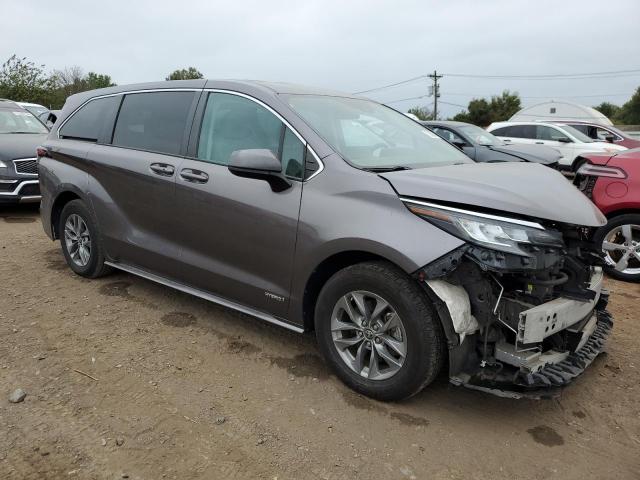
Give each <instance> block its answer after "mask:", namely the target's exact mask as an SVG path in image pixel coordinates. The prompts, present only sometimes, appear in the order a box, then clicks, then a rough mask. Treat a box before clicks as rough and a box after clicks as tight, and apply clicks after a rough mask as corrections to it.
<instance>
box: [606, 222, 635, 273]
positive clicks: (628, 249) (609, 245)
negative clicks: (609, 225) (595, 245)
mask: <svg viewBox="0 0 640 480" xmlns="http://www.w3.org/2000/svg"><path fill="white" fill-rule="evenodd" d="M602 250H603V251H604V253H605V261H606V262H607V264H608V265H610V266H612V267H614V268H615V269H616V270H617V271H618V272H621V273H625V274H628V275H637V274H640V225H620V226H619V227H615V228H613V229H612V230H611V231H610V232H609V233H608V234H607V235H606V236H605V238H604V240H603V242H602Z"/></svg>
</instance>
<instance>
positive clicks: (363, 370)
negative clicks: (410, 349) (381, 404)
mask: <svg viewBox="0 0 640 480" xmlns="http://www.w3.org/2000/svg"><path fill="white" fill-rule="evenodd" d="M331 336H332V338H333V344H334V345H335V347H336V350H337V351H338V354H339V355H340V358H341V359H342V361H344V363H345V364H346V365H347V366H348V367H349V368H350V369H351V370H353V371H354V372H356V373H357V374H358V375H360V376H362V377H364V378H367V379H369V380H385V379H387V378H390V377H392V376H394V375H395V374H396V373H398V372H399V371H400V369H401V368H402V365H403V364H404V360H405V358H406V356H407V336H406V333H405V331H404V325H403V324H402V320H401V319H400V317H399V316H398V314H397V313H396V311H395V310H394V309H393V307H391V305H389V303H388V302H387V301H386V300H384V299H383V298H382V297H380V296H378V295H376V294H374V293H371V292H366V291H362V290H358V291H353V292H349V293H347V294H346V295H345V296H343V297H341V298H340V299H339V300H338V302H337V303H336V305H335V307H334V308H333V313H332V315H331Z"/></svg>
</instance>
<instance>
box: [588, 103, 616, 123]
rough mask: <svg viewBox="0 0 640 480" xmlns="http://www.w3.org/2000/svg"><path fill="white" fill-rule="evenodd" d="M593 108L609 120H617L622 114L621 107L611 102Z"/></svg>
mask: <svg viewBox="0 0 640 480" xmlns="http://www.w3.org/2000/svg"><path fill="white" fill-rule="evenodd" d="M593 108H595V109H596V110H597V111H599V112H600V113H601V114H603V115H604V116H605V117H608V118H609V119H613V118H615V117H616V116H617V115H618V113H620V107H619V106H618V105H614V104H613V103H609V102H602V103H601V104H600V105H596V106H595V107H593Z"/></svg>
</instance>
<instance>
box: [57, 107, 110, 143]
mask: <svg viewBox="0 0 640 480" xmlns="http://www.w3.org/2000/svg"><path fill="white" fill-rule="evenodd" d="M121 98H122V97H120V96H115V97H106V98H98V99H96V100H92V101H90V102H89V103H87V104H86V105H85V106H84V107H82V108H80V110H78V111H77V112H76V113H75V114H73V115H72V116H71V117H70V118H69V120H67V122H66V123H65V124H64V126H63V127H62V128H61V129H60V136H61V137H62V138H73V139H76V140H86V141H88V142H97V141H98V140H102V139H103V138H104V134H105V129H106V127H107V126H108V125H109V124H110V123H111V120H112V119H113V115H114V114H115V111H116V109H117V108H118V105H119V104H120V100H121Z"/></svg>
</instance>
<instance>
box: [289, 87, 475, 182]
mask: <svg viewBox="0 0 640 480" xmlns="http://www.w3.org/2000/svg"><path fill="white" fill-rule="evenodd" d="M285 99H286V101H287V102H288V103H289V105H290V106H291V108H293V110H294V111H295V112H296V113H297V114H298V115H299V116H300V117H301V118H302V119H303V120H304V121H305V122H306V123H307V124H308V125H309V126H310V127H311V128H313V129H314V130H315V131H316V132H317V133H318V135H320V136H321V137H322V138H323V139H324V140H325V141H326V142H327V143H328V144H329V145H331V147H332V148H333V149H334V150H335V151H337V152H338V153H339V154H340V155H341V156H342V158H344V159H345V160H346V161H347V162H349V163H351V164H352V165H354V166H356V167H359V168H363V169H387V168H421V167H428V166H436V165H453V164H459V163H473V161H472V160H470V159H469V158H468V157H467V156H466V155H465V154H463V153H462V152H461V151H460V150H458V149H457V148H455V147H453V146H452V145H450V144H448V143H447V142H445V141H444V140H443V139H441V138H440V137H438V135H436V134H434V133H433V132H431V131H430V130H428V129H426V128H424V127H422V126H421V125H420V124H419V123H416V122H414V121H413V120H411V119H410V118H407V117H406V116H405V115H403V114H401V113H398V112H396V111H395V110H392V109H390V108H388V107H385V106H383V105H380V104H379V103H375V102H372V101H369V100H364V99H358V98H346V97H333V96H324V95H287V96H285Z"/></svg>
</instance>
